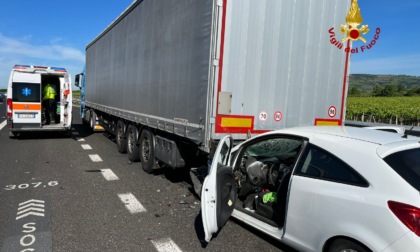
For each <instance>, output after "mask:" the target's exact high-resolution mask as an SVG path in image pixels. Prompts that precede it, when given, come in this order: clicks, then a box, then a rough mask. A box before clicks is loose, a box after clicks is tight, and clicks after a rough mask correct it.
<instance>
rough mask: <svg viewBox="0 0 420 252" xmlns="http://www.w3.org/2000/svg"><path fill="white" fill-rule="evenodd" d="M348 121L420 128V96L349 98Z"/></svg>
mask: <svg viewBox="0 0 420 252" xmlns="http://www.w3.org/2000/svg"><path fill="white" fill-rule="evenodd" d="M346 109H347V111H346V120H355V121H363V122H374V123H387V124H388V123H389V124H401V125H415V126H420V96H413V97H348V99H347V108H346Z"/></svg>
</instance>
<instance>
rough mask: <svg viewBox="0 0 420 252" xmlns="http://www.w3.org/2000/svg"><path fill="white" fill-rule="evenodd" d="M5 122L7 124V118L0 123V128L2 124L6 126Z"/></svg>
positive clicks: (2, 126) (0, 128)
mask: <svg viewBox="0 0 420 252" xmlns="http://www.w3.org/2000/svg"><path fill="white" fill-rule="evenodd" d="M6 124H7V120H4V121H3V122H2V123H0V130H2V129H3V128H4V126H6Z"/></svg>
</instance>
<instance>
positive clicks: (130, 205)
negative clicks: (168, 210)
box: [118, 193, 146, 214]
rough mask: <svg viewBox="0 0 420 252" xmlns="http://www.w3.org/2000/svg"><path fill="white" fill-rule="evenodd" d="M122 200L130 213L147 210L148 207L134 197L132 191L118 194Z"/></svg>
mask: <svg viewBox="0 0 420 252" xmlns="http://www.w3.org/2000/svg"><path fill="white" fill-rule="evenodd" d="M118 197H120V199H121V201H122V202H123V203H124V205H125V207H126V208H127V209H128V211H130V213H132V214H135V213H142V212H146V208H144V207H143V205H142V204H141V203H140V202H139V201H138V200H137V199H136V197H134V195H133V194H132V193H122V194H118Z"/></svg>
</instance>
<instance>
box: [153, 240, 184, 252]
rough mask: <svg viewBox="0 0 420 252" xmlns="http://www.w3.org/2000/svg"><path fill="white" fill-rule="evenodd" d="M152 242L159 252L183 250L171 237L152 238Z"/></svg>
mask: <svg viewBox="0 0 420 252" xmlns="http://www.w3.org/2000/svg"><path fill="white" fill-rule="evenodd" d="M151 242H152V243H153V245H154V246H155V248H156V249H157V251H159V252H174V251H175V252H176V251H179V252H182V250H181V249H180V248H179V247H178V246H177V245H176V244H175V242H174V241H172V239H170V238H165V239H160V240H156V241H154V240H152V241H151Z"/></svg>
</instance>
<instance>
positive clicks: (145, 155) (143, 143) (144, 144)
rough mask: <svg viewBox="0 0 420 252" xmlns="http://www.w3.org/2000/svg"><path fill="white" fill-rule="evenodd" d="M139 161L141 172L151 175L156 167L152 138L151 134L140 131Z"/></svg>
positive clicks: (146, 131)
mask: <svg viewBox="0 0 420 252" xmlns="http://www.w3.org/2000/svg"><path fill="white" fill-rule="evenodd" d="M139 149H140V161H141V166H142V168H143V170H144V171H145V172H147V173H151V172H152V171H153V169H154V168H155V165H156V160H155V148H154V138H153V134H152V132H150V131H149V130H147V129H145V130H142V132H141V136H140V148H139Z"/></svg>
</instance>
